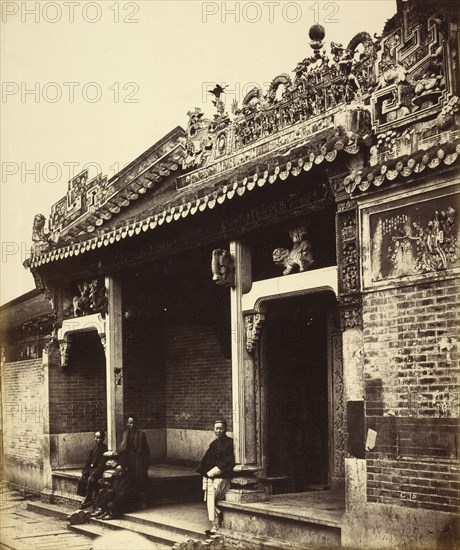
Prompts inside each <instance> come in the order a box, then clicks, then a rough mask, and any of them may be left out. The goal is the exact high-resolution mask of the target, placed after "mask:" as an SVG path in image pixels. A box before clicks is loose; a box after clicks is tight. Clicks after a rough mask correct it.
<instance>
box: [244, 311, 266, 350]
mask: <svg viewBox="0 0 460 550" xmlns="http://www.w3.org/2000/svg"><path fill="white" fill-rule="evenodd" d="M264 321H265V316H264V315H263V314H262V313H255V314H253V315H246V316H245V317H244V327H245V329H246V349H247V351H248V353H253V351H254V350H255V348H256V345H257V342H258V341H259V337H260V331H261V330H262V323H263V322H264Z"/></svg>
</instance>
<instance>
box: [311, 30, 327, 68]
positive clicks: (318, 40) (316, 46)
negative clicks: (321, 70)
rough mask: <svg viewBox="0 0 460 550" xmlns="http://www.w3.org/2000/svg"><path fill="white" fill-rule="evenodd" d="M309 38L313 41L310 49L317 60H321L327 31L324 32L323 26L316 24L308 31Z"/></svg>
mask: <svg viewBox="0 0 460 550" xmlns="http://www.w3.org/2000/svg"><path fill="white" fill-rule="evenodd" d="M308 36H309V37H310V40H311V42H310V47H311V48H312V50H313V52H314V54H315V57H316V59H319V58H320V57H321V54H320V53H319V51H320V50H321V48H322V47H323V40H324V37H325V36H326V31H325V30H324V27H323V26H322V25H319V24H318V23H315V24H314V25H312V26H311V27H310V30H309V31H308Z"/></svg>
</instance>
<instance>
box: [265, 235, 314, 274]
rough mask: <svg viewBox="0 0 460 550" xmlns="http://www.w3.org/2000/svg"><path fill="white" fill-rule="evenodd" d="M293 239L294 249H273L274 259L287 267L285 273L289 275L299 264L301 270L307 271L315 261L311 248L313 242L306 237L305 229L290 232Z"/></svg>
mask: <svg viewBox="0 0 460 550" xmlns="http://www.w3.org/2000/svg"><path fill="white" fill-rule="evenodd" d="M289 235H290V237H291V238H292V241H293V246H292V250H291V251H289V250H288V249H287V248H276V249H275V250H274V251H273V261H274V262H275V264H277V265H283V266H284V267H285V269H284V271H283V275H289V273H291V272H292V270H293V269H294V268H295V267H296V266H298V268H299V271H305V270H306V269H308V268H309V267H310V266H311V265H312V264H313V263H314V261H315V259H314V257H313V253H312V250H311V244H310V242H309V241H307V239H306V232H305V229H303V228H300V229H294V230H292V231H290V232H289Z"/></svg>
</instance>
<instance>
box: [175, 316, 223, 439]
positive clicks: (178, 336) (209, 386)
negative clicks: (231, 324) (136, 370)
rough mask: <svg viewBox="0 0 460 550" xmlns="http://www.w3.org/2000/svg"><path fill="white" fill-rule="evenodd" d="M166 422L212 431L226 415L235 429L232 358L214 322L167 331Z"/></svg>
mask: <svg viewBox="0 0 460 550" xmlns="http://www.w3.org/2000/svg"><path fill="white" fill-rule="evenodd" d="M164 342H165V344H164V345H165V352H164V353H165V355H164V358H165V367H166V425H167V427H168V428H183V429H191V430H211V429H212V425H213V422H214V420H215V419H216V417H219V416H224V417H225V418H226V420H227V422H228V424H229V430H231V429H232V415H231V411H232V390H231V361H230V360H229V359H226V358H225V356H224V354H223V352H222V350H221V347H220V345H219V343H218V340H217V338H216V336H215V332H214V330H213V327H212V326H211V325H206V326H192V325H189V326H178V327H172V328H168V329H166V330H165V341H164Z"/></svg>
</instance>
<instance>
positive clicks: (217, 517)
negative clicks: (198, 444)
mask: <svg viewBox="0 0 460 550" xmlns="http://www.w3.org/2000/svg"><path fill="white" fill-rule="evenodd" d="M214 434H215V436H216V439H215V440H214V441H213V442H212V443H211V444H210V445H209V448H208V450H207V451H206V453H205V455H204V456H203V459H202V460H201V464H200V466H199V468H198V469H197V472H199V473H200V474H201V475H202V476H203V489H204V490H205V500H206V502H207V507H208V518H209V521H212V522H213V526H212V528H211V529H210V531H209V532H208V531H207V532H206V534H211V533H215V532H216V531H217V530H218V529H219V527H221V525H222V511H221V510H220V509H219V508H218V506H217V503H218V502H219V501H220V500H223V499H224V497H225V494H226V493H227V491H228V490H229V489H230V479H231V477H232V474H233V468H234V466H235V455H234V453H233V439H231V438H230V437H228V436H227V422H226V421H225V420H221V419H219V420H216V421H215V422H214Z"/></svg>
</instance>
